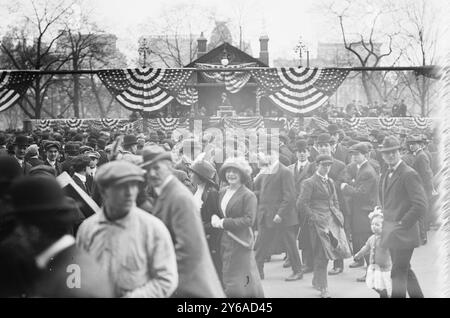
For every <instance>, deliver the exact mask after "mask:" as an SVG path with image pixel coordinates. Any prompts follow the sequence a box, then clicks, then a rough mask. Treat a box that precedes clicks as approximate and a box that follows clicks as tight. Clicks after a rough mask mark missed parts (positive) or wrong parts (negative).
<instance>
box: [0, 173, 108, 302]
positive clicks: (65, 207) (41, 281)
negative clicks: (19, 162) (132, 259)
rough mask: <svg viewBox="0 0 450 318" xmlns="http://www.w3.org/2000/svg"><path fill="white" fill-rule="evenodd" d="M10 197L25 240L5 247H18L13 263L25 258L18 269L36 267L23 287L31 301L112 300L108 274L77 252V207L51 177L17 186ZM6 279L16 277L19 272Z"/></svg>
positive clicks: (22, 181)
mask: <svg viewBox="0 0 450 318" xmlns="http://www.w3.org/2000/svg"><path fill="white" fill-rule="evenodd" d="M10 193H11V202H12V205H13V208H14V215H15V216H16V219H17V220H18V230H20V231H18V232H17V233H19V232H20V233H21V234H17V235H20V236H21V237H22V239H21V240H17V237H16V236H11V240H14V241H15V244H14V245H9V244H13V242H12V241H9V242H6V246H9V247H11V246H15V249H14V250H13V251H12V252H11V254H12V255H11V257H8V259H16V260H17V258H15V257H14V256H15V255H14V253H20V254H21V255H22V261H19V262H18V263H17V264H15V266H16V267H18V268H23V267H24V266H26V264H29V265H31V264H32V265H33V266H32V267H30V266H29V267H28V268H29V269H30V270H31V271H32V272H31V273H21V275H26V274H31V275H27V276H26V277H27V280H26V281H25V282H24V283H25V285H26V286H27V291H28V294H27V296H32V297H112V296H113V290H112V286H111V284H110V283H109V281H108V278H107V277H106V274H105V272H104V271H102V270H101V269H100V268H99V266H98V265H97V263H96V262H95V260H94V259H92V258H91V257H90V256H89V255H87V254H86V253H84V252H83V251H81V250H80V249H78V248H77V247H76V245H75V238H74V237H73V236H72V235H70V234H69V233H70V230H71V226H72V224H73V222H74V214H73V204H71V203H70V201H68V200H67V199H66V198H65V196H64V194H63V191H62V189H61V187H60V186H59V184H58V182H57V181H56V180H55V179H54V178H49V177H38V176H34V177H29V176H26V177H23V178H21V179H18V180H16V181H15V182H14V183H13V184H12V186H11V189H10ZM24 197H26V198H27V200H24V199H23V198H24ZM4 244H5V243H4ZM3 246H5V245H3ZM2 273H3V271H2ZM7 275H8V276H11V275H12V276H13V277H14V271H13V272H12V273H11V272H8V273H7ZM1 281H2V283H3V282H4V280H3V279H1ZM20 281H22V282H23V281H24V280H23V279H21V280H20Z"/></svg>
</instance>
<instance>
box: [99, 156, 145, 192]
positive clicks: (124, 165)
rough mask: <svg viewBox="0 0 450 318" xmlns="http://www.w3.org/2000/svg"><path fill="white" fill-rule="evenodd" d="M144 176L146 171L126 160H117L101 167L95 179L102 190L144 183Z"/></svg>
mask: <svg viewBox="0 0 450 318" xmlns="http://www.w3.org/2000/svg"><path fill="white" fill-rule="evenodd" d="M144 174H145V170H143V169H141V168H140V167H138V166H137V165H135V164H133V163H131V162H128V161H125V160H116V161H111V162H108V163H105V164H103V165H101V166H100V167H99V168H98V170H97V173H96V174H95V177H94V179H95V182H97V184H98V185H99V186H100V187H101V188H106V187H109V186H112V185H118V184H121V183H124V182H130V181H138V182H144V180H145V179H144Z"/></svg>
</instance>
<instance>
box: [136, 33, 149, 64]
mask: <svg viewBox="0 0 450 318" xmlns="http://www.w3.org/2000/svg"><path fill="white" fill-rule="evenodd" d="M138 52H139V59H141V57H142V63H141V65H142V67H143V68H146V67H147V53H150V48H149V46H148V43H147V39H146V38H141V39H140V40H139V49H138Z"/></svg>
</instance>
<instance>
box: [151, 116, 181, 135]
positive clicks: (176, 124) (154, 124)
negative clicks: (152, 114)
mask: <svg viewBox="0 0 450 318" xmlns="http://www.w3.org/2000/svg"><path fill="white" fill-rule="evenodd" d="M148 126H149V128H150V129H152V130H162V131H165V132H166V131H173V130H175V129H177V128H189V120H188V119H186V118H183V119H182V118H153V119H149V121H148Z"/></svg>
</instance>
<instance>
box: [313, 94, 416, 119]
mask: <svg viewBox="0 0 450 318" xmlns="http://www.w3.org/2000/svg"><path fill="white" fill-rule="evenodd" d="M316 115H317V116H320V117H322V118H323V119H325V120H328V118H353V117H409V116H412V114H411V113H410V111H409V110H408V106H407V105H406V104H405V100H403V99H402V100H400V101H389V102H388V101H387V100H384V101H383V102H379V101H374V102H373V103H371V102H369V103H367V104H365V105H364V104H363V103H362V102H361V101H360V100H355V99H354V100H352V102H350V103H348V104H347V105H346V106H345V107H340V106H337V105H334V104H332V103H330V102H328V103H327V104H326V105H325V107H320V108H319V109H318V110H317V111H316Z"/></svg>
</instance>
